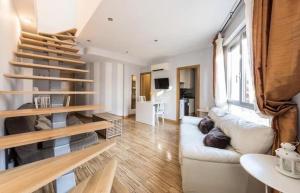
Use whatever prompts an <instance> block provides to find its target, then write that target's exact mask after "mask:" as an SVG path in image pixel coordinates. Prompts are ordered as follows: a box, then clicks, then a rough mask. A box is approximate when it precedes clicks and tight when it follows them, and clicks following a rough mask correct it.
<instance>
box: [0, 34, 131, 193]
mask: <svg viewBox="0 0 300 193" xmlns="http://www.w3.org/2000/svg"><path fill="white" fill-rule="evenodd" d="M75 33H76V29H71V30H67V31H64V32H60V33H56V34H49V33H39V34H34V33H28V32H22V33H21V37H20V43H19V45H18V48H19V50H18V51H17V52H16V53H15V56H16V59H17V61H11V62H10V64H11V65H12V66H14V67H19V68H32V69H42V70H48V72H49V76H40V75H33V74H27V75H25V74H11V73H7V74H4V76H5V77H7V78H10V79H31V80H35V81H39V80H43V81H49V85H50V89H49V90H46V91H45V90H42V91H37V90H32V91H31V90H27V91H22V90H0V95H21V94H32V95H34V96H35V95H49V96H50V97H51V105H52V107H51V108H39V109H18V110H6V111H0V117H1V118H9V117H19V116H32V115H43V114H44V115H51V116H52V126H53V129H51V130H43V131H33V132H28V133H21V134H14V135H7V136H3V137H0V149H7V148H13V147H18V146H23V145H28V144H32V143H38V142H43V141H48V140H54V144H55V145H54V150H53V151H54V154H55V155H59V156H55V157H52V158H48V159H44V160H41V161H37V162H33V163H30V164H26V165H22V166H19V167H16V168H12V169H8V170H6V171H2V172H0V192H5V193H17V192H22V193H23V192H33V191H35V190H37V189H39V188H41V187H42V186H44V185H46V184H48V183H49V182H51V181H53V180H55V179H56V184H55V187H56V192H57V193H61V192H69V191H70V192H73V193H74V192H84V193H96V192H97V193H98V192H101V193H108V192H110V191H111V188H112V184H113V180H114V175H115V172H116V168H117V162H116V161H115V160H112V161H111V162H110V163H108V164H107V165H106V167H105V169H104V170H103V171H102V172H100V171H98V172H96V173H95V175H94V176H90V177H89V178H87V179H86V180H85V181H83V182H81V183H80V184H78V185H77V186H76V185H75V184H72V183H73V182H75V179H74V173H73V172H72V170H73V169H75V168H76V167H78V166H79V165H81V164H83V163H85V162H87V161H89V160H91V159H93V158H94V157H96V156H97V155H99V154H101V153H103V152H104V151H106V150H108V149H109V148H111V147H112V146H113V145H115V142H113V141H109V140H107V141H105V142H101V143H99V144H96V145H93V146H91V147H88V148H86V149H83V150H80V151H75V152H70V148H69V144H68V143H67V144H66V145H63V147H62V146H59V145H58V144H60V143H56V141H57V140H61V139H68V137H70V136H73V135H78V134H82V133H87V132H92V131H96V130H102V129H106V128H110V127H112V124H111V123H109V122H106V121H101V122H92V123H86V124H81V125H75V126H69V127H67V126H62V125H66V124H65V121H62V120H63V119H64V118H65V117H66V114H67V113H69V112H78V111H89V110H96V109H99V108H102V106H101V105H82V106H67V107H66V106H64V105H63V102H62V101H61V98H63V97H62V96H64V95H79V94H94V91H75V90H74V91H69V90H60V82H61V81H67V82H73V83H74V84H75V83H77V82H80V83H81V84H89V83H93V80H87V79H78V78H69V77H68V78H67V77H61V72H62V71H63V72H68V73H71V74H76V73H81V74H84V73H88V70H85V69H83V68H78V67H77V66H78V65H80V66H82V65H85V62H84V61H82V60H81V59H80V57H81V56H80V54H78V51H79V49H77V48H76V47H75V46H76V41H75ZM23 58H27V59H32V60H33V62H32V63H29V62H23V61H22V60H23ZM40 61H43V62H40ZM65 65H68V66H65ZM70 65H76V66H75V67H69V66H70ZM54 82H55V84H54ZM52 85H55V86H54V87H53V86H52ZM54 104H55V105H54ZM58 118H59V122H55V120H58ZM56 148H60V149H59V150H57V149H56ZM56 151H58V154H57V153H55V152H56ZM68 180H69V181H68ZM58 182H59V183H58ZM119 186H120V187H121V186H122V185H120V184H119ZM122 188H123V189H124V187H122ZM122 192H127V190H126V191H125V189H124V191H122Z"/></svg>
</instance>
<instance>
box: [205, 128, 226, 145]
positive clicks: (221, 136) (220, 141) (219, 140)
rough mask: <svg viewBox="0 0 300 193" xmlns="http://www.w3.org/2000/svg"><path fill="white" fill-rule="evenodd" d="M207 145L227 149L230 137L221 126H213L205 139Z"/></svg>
mask: <svg viewBox="0 0 300 193" xmlns="http://www.w3.org/2000/svg"><path fill="white" fill-rule="evenodd" d="M203 143H204V145H205V146H209V147H215V148H219V149H225V148H226V147H227V146H228V145H229V144H230V137H228V136H227V135H225V133H224V132H223V131H222V130H221V129H220V128H213V129H212V130H211V131H210V132H209V133H208V134H207V135H206V136H205V137H204V139H203Z"/></svg>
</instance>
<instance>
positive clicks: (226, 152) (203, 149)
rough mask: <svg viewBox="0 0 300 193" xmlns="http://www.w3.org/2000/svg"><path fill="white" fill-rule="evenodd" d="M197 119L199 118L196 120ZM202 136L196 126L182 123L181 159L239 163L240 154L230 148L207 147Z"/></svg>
mask: <svg viewBox="0 0 300 193" xmlns="http://www.w3.org/2000/svg"><path fill="white" fill-rule="evenodd" d="M198 119H199V118H198ZM204 137H205V135H203V134H202V133H201V132H200V131H199V129H198V127H197V126H196V125H191V124H186V123H183V124H181V126H180V152H181V157H182V158H188V159H194V160H199V161H209V162H221V163H239V159H240V156H241V154H239V153H238V152H236V151H234V150H233V148H232V147H231V146H228V147H227V148H226V149H217V148H213V147H207V146H205V145H204V144H203V139H204Z"/></svg>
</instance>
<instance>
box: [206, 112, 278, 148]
mask: <svg viewBox="0 0 300 193" xmlns="http://www.w3.org/2000/svg"><path fill="white" fill-rule="evenodd" d="M214 109H216V108H214ZM215 111H216V110H214V112H210V114H212V115H213V117H214V118H213V119H214V121H215V126H216V127H219V128H220V129H221V130H222V131H223V132H224V133H225V134H226V135H228V136H229V137H230V138H231V142H230V144H231V146H232V147H233V148H234V149H235V150H236V151H238V152H239V153H241V154H246V153H267V152H268V150H269V149H270V147H271V145H272V143H273V137H274V133H273V130H272V128H271V127H266V126H263V125H259V124H256V123H252V122H249V121H245V120H243V119H241V118H239V117H237V116H235V115H232V114H228V113H227V114H225V115H222V114H219V115H221V116H218V115H216V113H215Z"/></svg>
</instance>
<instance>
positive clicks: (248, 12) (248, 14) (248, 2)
mask: <svg viewBox="0 0 300 193" xmlns="http://www.w3.org/2000/svg"><path fill="white" fill-rule="evenodd" d="M244 2H245V20H246V34H247V40H248V42H247V43H248V52H249V65H250V70H251V73H250V78H251V83H252V85H251V86H253V88H254V73H253V46H252V21H253V0H244ZM254 90H255V89H254ZM253 94H254V95H255V93H253ZM253 97H254V110H255V111H256V112H259V109H258V106H257V102H256V97H255V96H253Z"/></svg>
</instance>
